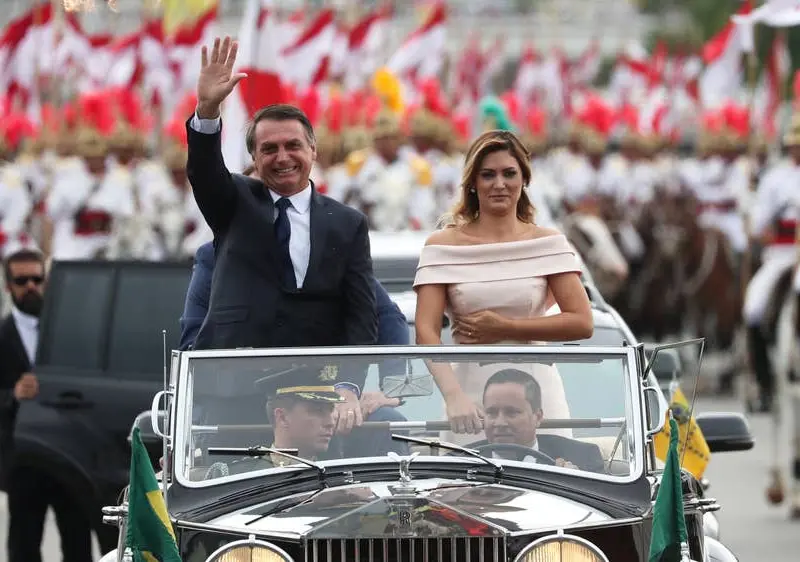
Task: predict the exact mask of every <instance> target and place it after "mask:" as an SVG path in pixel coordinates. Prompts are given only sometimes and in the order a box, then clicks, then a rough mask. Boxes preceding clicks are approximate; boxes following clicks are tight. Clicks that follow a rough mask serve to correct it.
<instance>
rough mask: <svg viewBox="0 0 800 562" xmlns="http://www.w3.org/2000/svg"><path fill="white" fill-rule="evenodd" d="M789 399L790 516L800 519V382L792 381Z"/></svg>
mask: <svg viewBox="0 0 800 562" xmlns="http://www.w3.org/2000/svg"><path fill="white" fill-rule="evenodd" d="M795 345H797V343H795ZM789 401H790V402H789V414H790V415H791V416H792V418H793V420H794V421H793V423H792V435H791V437H790V439H791V441H792V448H791V449H792V458H791V464H792V477H791V478H792V492H791V493H792V499H791V504H790V507H789V516H790V517H791V518H792V519H800V383H794V384H791V383H790V385H789Z"/></svg>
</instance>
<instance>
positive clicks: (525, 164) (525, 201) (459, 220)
mask: <svg viewBox="0 0 800 562" xmlns="http://www.w3.org/2000/svg"><path fill="white" fill-rule="evenodd" d="M501 151H507V152H508V153H509V154H510V155H511V156H513V157H514V159H515V160H516V161H517V164H519V168H520V171H521V172H522V182H523V188H522V192H521V193H520V196H519V200H518V201H517V218H518V219H519V220H521V221H522V222H527V223H533V219H534V215H535V212H536V209H535V208H534V206H533V203H531V200H530V198H529V197H528V194H527V192H526V191H525V186H527V185H528V184H529V183H530V181H531V175H532V171H531V164H530V161H531V160H530V154H528V151H527V150H526V149H525V145H523V144H522V141H520V140H519V138H518V137H517V136H516V135H515V134H514V133H512V132H510V131H499V130H497V131H487V132H485V133H483V134H482V135H481V136H479V137H478V138H476V139H475V140H474V141H472V144H471V145H470V147H469V149H468V150H467V155H466V157H465V162H464V171H463V173H462V174H461V196H460V197H459V200H458V203H456V204H455V206H454V207H453V208H452V209H451V210H450V212H449V213H447V214H446V215H444V216H443V217H442V218H441V219H440V221H439V226H440V227H441V226H459V225H463V224H467V223H470V222H472V221H474V220H475V219H477V218H478V214H479V212H480V209H479V206H478V194H477V193H476V192H474V191H472V189H473V188H474V187H475V179H476V178H477V176H478V172H480V170H481V166H482V165H483V160H484V159H485V158H486V157H487V156H488V155H489V154H492V153H495V152H501Z"/></svg>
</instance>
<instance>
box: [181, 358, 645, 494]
mask: <svg viewBox="0 0 800 562" xmlns="http://www.w3.org/2000/svg"><path fill="white" fill-rule="evenodd" d="M374 349H375V351H374V352H373V351H370V352H369V353H367V352H364V353H359V354H353V353H356V352H354V350H352V349H348V350H345V349H339V350H337V351H341V352H346V353H348V354H339V353H330V351H328V352H325V351H320V352H319V353H318V354H312V355H305V354H296V355H286V354H285V352H287V351H289V350H273V351H272V352H271V354H270V355H268V353H270V351H269V350H241V351H220V352H210V351H205V352H189V353H184V354H183V357H182V358H181V363H180V372H181V375H180V376H181V378H180V381H181V382H180V383H179V386H180V388H181V389H182V391H181V393H180V398H179V400H178V403H177V404H178V407H177V409H176V412H179V413H178V414H177V415H176V436H177V437H176V439H177V442H176V451H178V452H180V451H182V453H180V454H176V461H175V470H176V474H177V476H178V478H179V480H180V481H181V482H182V483H184V485H188V486H203V485H211V484H215V483H221V482H223V481H228V480H230V479H241V478H248V477H252V476H253V475H255V474H256V473H259V474H261V473H264V471H268V472H269V471H272V472H274V471H275V470H276V469H281V470H285V467H288V466H296V467H300V468H303V467H305V469H308V470H315V467H314V464H315V463H319V466H328V465H329V464H330V465H332V466H337V465H341V464H342V462H344V463H345V464H347V465H348V469H350V467H354V466H357V465H358V463H359V462H362V463H365V464H367V463H370V462H374V459H375V458H382V459H383V460H386V458H387V455H389V456H391V455H392V453H397V454H398V455H408V454H410V453H413V452H418V453H419V455H420V457H419V458H420V459H422V458H426V457H433V458H438V459H441V460H444V461H447V462H453V461H454V459H455V460H456V461H458V462H462V461H463V462H468V463H470V466H472V465H474V464H475V463H478V464H484V465H487V466H488V465H490V464H507V463H511V464H515V465H518V466H521V467H523V468H526V469H530V470H536V471H569V472H573V473H574V472H578V473H582V474H584V475H585V476H586V477H591V478H601V479H613V480H619V479H623V480H626V481H627V480H630V479H633V478H635V477H636V476H637V475H638V474H639V471H640V470H641V468H642V466H643V462H644V460H643V459H644V453H643V450H644V449H643V447H644V444H643V443H640V442H639V441H638V440H639V438H638V437H635V436H641V435H642V434H643V432H642V429H641V415H637V414H636V412H639V411H641V410H640V405H639V402H640V400H639V394H638V384H637V382H636V381H637V378H636V376H635V373H632V371H633V369H634V368H635V364H636V363H635V359H634V357H635V356H634V354H633V350H632V348H619V347H617V348H610V347H609V348H588V347H582V348H577V349H574V350H573V349H567V348H555V347H538V346H518V347H495V346H492V347H488V348H487V347H484V348H474V350H470V352H469V353H465V352H464V351H463V349H457V348H454V347H436V348H430V347H425V348H422V347H405V348H378V347H376V348H374ZM430 350H434V351H430ZM281 353H283V354H281ZM365 373H366V382H365V384H364V389H363V393H362V397H361V409H362V411H363V413H364V415H365V416H364V417H365V422H364V424H363V425H362V426H361V427H359V428H357V429H354V430H352V431H351V432H350V433H346V432H345V433H342V432H338V431H337V430H336V426H335V424H336V416H337V413H338V411H339V409H342V408H343V409H344V410H343V411H346V409H347V406H348V405H349V404H344V405H342V403H341V402H338V394H337V393H336V392H335V391H334V385H339V390H340V391H341V389H342V388H343V387H342V385H341V383H346V382H348V381H350V380H359V378H361V380H364V374H365ZM433 375H435V376H436V377H437V378H439V377H444V376H448V375H449V376H453V375H454V376H455V377H456V379H457V380H458V381H459V382H460V383H461V387H462V389H463V391H464V393H465V394H466V395H467V396H469V398H470V399H472V400H474V401H475V403H476V404H479V405H480V407H481V408H482V410H483V419H484V422H483V429H482V430H479V432H478V433H474V434H473V433H463V432H454V431H452V428H451V425H450V423H449V422H448V421H447V415H446V409H445V404H444V400H443V397H442V394H441V393H440V391H439V388H438V386H437V384H436V382H435V380H436V379H434V376H433ZM347 386H348V385H347V384H345V385H344V388H345V389H346V387H347ZM634 388H635V389H637V391H634ZM409 438H411V439H413V441H412V442H409ZM429 439H434V440H437V439H438V440H441V441H443V442H446V443H451V444H454V445H457V446H461V447H467V448H469V449H471V450H473V451H476V452H477V453H479V454H480V455H482V456H483V457H485V459H480V458H477V457H476V456H475V455H474V454H472V455H470V454H469V453H465V452H463V451H458V450H454V449H453V448H447V447H441V448H436V447H431V446H430V445H429V444H426V443H425V442H424V441H425V440H429ZM264 448H270V449H271V450H270V451H267V450H266V449H264ZM276 450H280V451H281V452H282V453H283V454H280V453H277V452H276ZM286 454H289V455H292V456H286ZM299 459H303V460H304V461H311V464H310V465H309V463H308V462H301V460H299ZM415 462H419V461H415ZM319 466H317V467H316V469H318V468H319Z"/></svg>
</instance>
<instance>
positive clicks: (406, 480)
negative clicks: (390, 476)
mask: <svg viewBox="0 0 800 562" xmlns="http://www.w3.org/2000/svg"><path fill="white" fill-rule="evenodd" d="M388 455H389V458H390V459H392V460H395V461H397V462H398V463H399V464H400V481H399V483H397V484H394V485H390V486H389V487H388V488H389V490H390V491H391V492H392V493H393V494H409V493H413V492H415V491H416V488H414V486H413V485H412V484H411V480H412V479H411V463H412V462H413V460H414V459H415V458H416V457H417V455H419V452H414V453H411V454H410V455H409V456H407V457H401V456H400V455H398V454H397V453H395V452H394V451H390V452H389V453H388Z"/></svg>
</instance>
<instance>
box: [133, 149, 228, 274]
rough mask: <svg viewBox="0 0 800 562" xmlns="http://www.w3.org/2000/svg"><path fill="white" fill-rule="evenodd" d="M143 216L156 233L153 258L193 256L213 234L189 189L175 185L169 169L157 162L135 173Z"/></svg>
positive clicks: (189, 187)
mask: <svg viewBox="0 0 800 562" xmlns="http://www.w3.org/2000/svg"><path fill="white" fill-rule="evenodd" d="M137 175H138V177H139V181H140V182H141V183H140V184H141V185H142V186H143V189H142V191H141V193H142V196H141V204H142V209H143V213H144V214H145V215H146V216H148V217H149V220H150V221H151V224H152V227H153V229H154V231H156V232H158V233H159V236H158V239H157V250H156V251H155V252H154V257H153V258H152V259H156V260H162V259H170V258H172V259H175V258H177V259H180V258H185V257H191V256H194V254H195V252H197V248H199V247H200V246H201V245H202V244H205V243H206V242H209V241H211V240H213V238H214V233H213V232H212V230H211V227H209V226H208V224H207V223H206V220H205V218H204V217H203V215H202V213H201V212H200V208H199V207H198V206H197V202H196V201H195V198H194V195H193V194H192V190H191V186H190V185H189V183H188V181H187V182H186V185H183V186H179V185H175V180H174V178H173V177H172V176H171V174H170V172H169V170H168V169H167V168H166V167H165V166H164V165H163V164H162V163H161V162H157V161H148V162H146V163H143V164H142V165H140V166H139V168H138V170H137Z"/></svg>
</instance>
